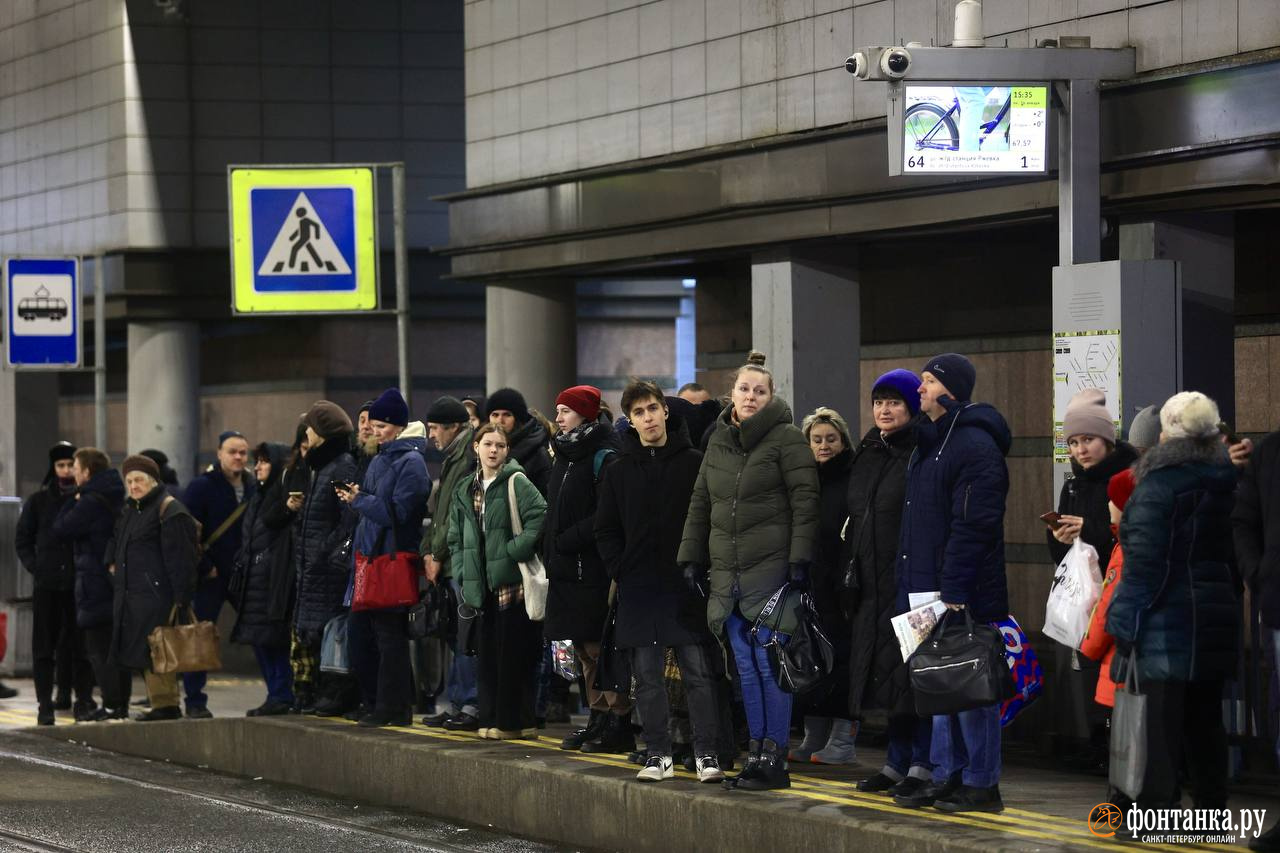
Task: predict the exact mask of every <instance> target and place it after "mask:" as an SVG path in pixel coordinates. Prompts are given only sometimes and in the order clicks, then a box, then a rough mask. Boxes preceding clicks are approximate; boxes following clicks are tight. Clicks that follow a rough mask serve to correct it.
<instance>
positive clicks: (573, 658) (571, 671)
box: [551, 640, 578, 681]
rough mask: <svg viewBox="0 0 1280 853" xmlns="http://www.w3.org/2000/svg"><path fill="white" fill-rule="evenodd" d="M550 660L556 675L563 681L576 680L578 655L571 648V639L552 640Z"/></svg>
mask: <svg viewBox="0 0 1280 853" xmlns="http://www.w3.org/2000/svg"><path fill="white" fill-rule="evenodd" d="M551 660H552V661H553V663H554V664H555V671H556V675H558V676H560V677H561V678H563V679H564V680H565V681H577V680H578V655H577V653H575V652H574V650H573V641H572V640H552V641H551Z"/></svg>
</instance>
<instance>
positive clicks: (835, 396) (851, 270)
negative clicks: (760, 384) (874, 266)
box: [751, 250, 862, 424]
mask: <svg viewBox="0 0 1280 853" xmlns="http://www.w3.org/2000/svg"><path fill="white" fill-rule="evenodd" d="M856 262H857V260H856V255H854V254H853V252H852V250H847V251H843V252H841V253H840V254H839V255H804V256H801V255H799V254H797V253H792V252H786V251H783V252H769V253H762V254H760V255H757V256H756V257H754V258H753V259H752V264H751V341H752V347H754V348H755V349H758V350H760V351H761V352H763V353H764V354H765V355H766V356H767V357H768V361H767V362H766V366H767V367H768V368H769V369H770V370H771V371H773V379H774V384H775V386H776V387H777V391H778V394H780V395H781V396H782V398H783V399H785V400H786V401H787V402H788V403H789V404H790V405H791V411H792V414H794V415H795V418H796V422H797V423H799V421H800V420H801V419H802V418H803V417H804V416H805V415H806V414H808V413H809V412H812V411H813V410H814V409H815V408H817V407H818V406H829V407H831V408H833V409H836V410H837V411H839V412H840V414H841V415H843V416H844V417H845V419H846V420H848V421H849V422H850V423H853V424H856V423H857V422H858V412H859V411H860V409H859V402H860V400H861V394H860V390H859V387H858V386H859V377H858V372H859V360H860V351H861V347H862V310H861V305H860V292H859V287H858V278H857V273H856Z"/></svg>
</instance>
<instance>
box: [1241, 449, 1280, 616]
mask: <svg viewBox="0 0 1280 853" xmlns="http://www.w3.org/2000/svg"><path fill="white" fill-rule="evenodd" d="M1231 522H1232V526H1233V527H1234V528H1235V546H1236V559H1238V560H1239V561H1240V573H1241V574H1242V575H1243V576H1244V579H1245V581H1247V582H1248V584H1249V588H1250V590H1252V592H1253V596H1254V601H1259V602H1261V605H1260V610H1261V611H1262V622H1263V624H1265V625H1266V626H1267V627H1268V628H1271V629H1273V630H1277V631H1280V432H1273V433H1271V434H1270V435H1268V436H1267V437H1266V438H1264V439H1263V440H1262V441H1261V442H1259V443H1258V447H1257V449H1255V450H1254V451H1253V456H1252V457H1251V458H1250V460H1249V467H1248V468H1246V469H1245V474H1244V478H1243V479H1242V480H1241V481H1240V490H1239V491H1238V492H1237V493H1236V508H1235V511H1234V512H1233V513H1232V516H1231Z"/></svg>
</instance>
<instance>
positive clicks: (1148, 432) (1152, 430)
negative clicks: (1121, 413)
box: [1129, 406, 1160, 450]
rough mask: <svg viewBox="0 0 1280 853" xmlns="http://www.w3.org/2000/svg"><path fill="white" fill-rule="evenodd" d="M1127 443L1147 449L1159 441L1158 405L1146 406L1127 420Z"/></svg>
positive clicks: (1139, 448)
mask: <svg viewBox="0 0 1280 853" xmlns="http://www.w3.org/2000/svg"><path fill="white" fill-rule="evenodd" d="M1129 443H1130V444H1132V445H1133V446H1134V447H1136V448H1137V449H1138V450H1148V449H1150V448H1152V447H1155V446H1156V445H1157V444H1159V443H1160V407H1159V406H1147V407H1146V408H1145V409H1143V410H1142V411H1140V412H1138V414H1136V415H1134V416H1133V420H1132V421H1130V422H1129Z"/></svg>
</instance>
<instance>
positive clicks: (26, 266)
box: [4, 258, 81, 370]
mask: <svg viewBox="0 0 1280 853" xmlns="http://www.w3.org/2000/svg"><path fill="white" fill-rule="evenodd" d="M80 357H81V343H80V262H79V261H78V260H77V259H76V258H8V259H6V260H5V262H4V360H5V365H6V366H8V367H14V368H25V369H47V370H64V369H67V368H73V367H79V366H80Z"/></svg>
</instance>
